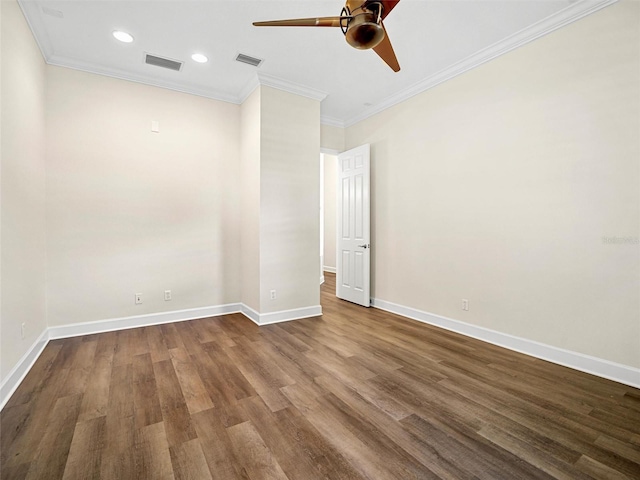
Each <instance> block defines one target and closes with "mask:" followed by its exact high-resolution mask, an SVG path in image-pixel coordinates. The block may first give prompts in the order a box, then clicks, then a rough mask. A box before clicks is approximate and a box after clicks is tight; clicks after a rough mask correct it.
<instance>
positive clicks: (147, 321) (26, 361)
mask: <svg viewBox="0 0 640 480" xmlns="http://www.w3.org/2000/svg"><path fill="white" fill-rule="evenodd" d="M231 313H242V314H243V315H244V316H245V317H247V318H248V319H249V320H251V321H253V322H254V323H256V324H257V325H268V324H271V323H279V322H288V321H291V320H298V319H301V318H308V317H315V316H319V315H322V307H321V306H320V305H317V306H314V307H306V308H297V309H293V310H284V311H281V312H273V313H262V314H260V313H258V312H256V311H255V310H253V309H252V308H250V307H248V306H247V305H244V304H242V303H230V304H227V305H217V306H212V307H201V308H190V309H187V310H174V311H171V312H159V313H149V314H146V315H135V316H132V317H122V318H113V319H108V320H98V321H95V322H83V323H74V324H70V325H59V326H54V327H49V328H47V329H46V330H45V331H44V332H42V334H41V335H40V337H38V339H37V340H36V341H35V343H34V344H33V345H32V346H31V347H30V348H29V350H28V351H27V353H25V354H24V355H23V356H22V358H21V359H20V361H19V362H18V363H17V364H16V366H15V367H14V368H13V369H12V370H11V372H9V375H7V377H6V378H5V380H4V381H3V382H2V385H0V410H2V409H3V408H4V406H5V404H6V403H7V402H8V401H9V399H10V398H11V395H13V393H14V392H15V391H16V389H17V388H18V386H19V385H20V383H21V382H22V380H24V377H25V376H26V375H27V373H29V370H31V367H33V364H34V363H35V362H36V360H37V359H38V357H39V356H40V354H41V353H42V351H43V350H44V348H45V347H46V346H47V344H48V343H49V340H54V339H57V338H71V337H78V336H81V335H93V334H96V333H104V332H112V331H115V330H126V329H129V328H139V327H148V326H151V325H161V324H163V323H173V322H184V321H187V320H195V319H198V318H208V317H217V316H220V315H227V314H231Z"/></svg>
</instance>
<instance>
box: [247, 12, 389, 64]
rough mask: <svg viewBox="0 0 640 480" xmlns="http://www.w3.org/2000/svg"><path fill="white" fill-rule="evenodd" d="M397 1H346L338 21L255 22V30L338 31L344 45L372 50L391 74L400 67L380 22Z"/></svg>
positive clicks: (325, 18) (325, 19)
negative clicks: (294, 28)
mask: <svg viewBox="0 0 640 480" xmlns="http://www.w3.org/2000/svg"><path fill="white" fill-rule="evenodd" d="M399 1H400V0H378V1H375V0H364V1H363V0H347V2H346V3H345V5H344V8H343V9H342V12H341V14H340V16H339V17H315V18H297V19H289V20H273V21H267V22H254V23H253V25H254V26H256V27H340V28H341V30H342V33H343V34H344V36H345V39H346V40H347V43H348V44H349V45H351V46H352V47H353V48H357V49H358V50H369V49H373V50H374V51H375V52H376V53H377V54H378V56H379V57H380V58H382V60H384V62H385V63H386V64H387V65H389V67H391V69H392V70H393V71H394V72H398V71H400V64H399V63H398V59H397V58H396V54H395V52H394V51H393V47H392V46H391V42H390V40H389V35H388V34H387V30H386V29H385V28H384V24H383V23H382V21H383V20H384V18H385V17H386V16H387V15H389V13H390V12H391V10H392V9H393V8H394V7H395V6H396V5H397V4H398V2H399Z"/></svg>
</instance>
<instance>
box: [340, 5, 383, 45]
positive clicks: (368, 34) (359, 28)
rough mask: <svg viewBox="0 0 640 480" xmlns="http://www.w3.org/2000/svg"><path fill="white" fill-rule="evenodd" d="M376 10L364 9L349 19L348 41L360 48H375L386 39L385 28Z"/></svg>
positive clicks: (346, 34)
mask: <svg viewBox="0 0 640 480" xmlns="http://www.w3.org/2000/svg"><path fill="white" fill-rule="evenodd" d="M379 18H380V17H379V15H378V14H377V13H376V12H371V11H364V12H363V13H359V14H356V15H354V16H353V17H352V18H351V20H350V21H349V25H348V26H347V31H346V33H345V37H346V39H347V43H349V45H351V46H352V47H354V48H357V49H358V50H367V49H369V48H374V47H375V46H377V45H378V44H379V43H380V42H381V41H382V40H383V39H384V35H385V33H384V28H383V27H382V25H381V22H379Z"/></svg>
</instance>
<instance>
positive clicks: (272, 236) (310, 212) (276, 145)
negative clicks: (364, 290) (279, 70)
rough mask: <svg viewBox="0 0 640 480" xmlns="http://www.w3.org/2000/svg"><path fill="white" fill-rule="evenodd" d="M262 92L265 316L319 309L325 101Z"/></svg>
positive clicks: (262, 281)
mask: <svg viewBox="0 0 640 480" xmlns="http://www.w3.org/2000/svg"><path fill="white" fill-rule="evenodd" d="M260 89H261V98H260V103H261V108H260V115H261V120H260V132H261V134H260V145H261V146H260V313H261V314H263V313H272V312H281V311H287V310H293V309H298V308H306V307H317V306H319V305H320V284H319V278H320V217H319V213H320V212H319V205H320V176H319V175H320V173H319V168H318V160H319V155H320V102H319V101H318V100H314V99H310V98H307V97H303V96H299V95H294V94H292V93H288V92H284V91H282V90H278V89H275V88H271V87H266V86H262V87H260ZM272 290H276V298H275V299H271V296H270V293H271V291H272Z"/></svg>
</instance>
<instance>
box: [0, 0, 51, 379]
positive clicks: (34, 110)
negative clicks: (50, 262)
mask: <svg viewBox="0 0 640 480" xmlns="http://www.w3.org/2000/svg"><path fill="white" fill-rule="evenodd" d="M0 8H1V17H2V18H1V22H2V23H1V30H2V47H1V48H2V50H1V53H2V59H1V62H2V67H1V71H2V73H1V75H2V79H1V85H2V87H1V93H0V96H1V100H0V101H1V103H2V109H1V111H2V113H1V115H2V118H1V122H2V143H1V173H0V178H1V185H0V192H1V195H2V197H1V217H0V218H1V220H2V221H1V223H2V226H1V235H2V237H1V242H0V243H1V244H2V250H1V259H0V264H1V275H0V276H1V278H2V304H1V311H0V337H1V343H0V351H1V354H0V365H1V366H0V379H1V380H4V379H5V378H6V376H7V374H8V373H9V372H10V371H11V369H12V368H13V367H14V366H15V365H16V363H17V362H18V360H19V359H20V358H21V357H22V356H23V355H24V354H25V353H26V352H27V350H28V349H29V348H30V347H31V346H32V345H33V343H34V342H35V340H36V339H37V338H38V336H40V334H41V333H42V332H43V331H44V330H45V328H46V326H47V323H46V311H45V310H46V303H45V280H46V279H45V268H46V257H45V240H46V237H45V131H44V125H45V117H44V95H45V63H44V60H43V58H42V55H41V54H40V50H39V49H38V47H37V45H36V43H35V41H34V39H33V36H32V35H31V31H30V30H29V27H28V26H27V23H26V21H25V19H24V17H23V15H22V12H21V11H20V7H19V6H18V4H17V3H16V2H14V1H8V0H3V1H1V2H0ZM23 322H24V323H25V324H26V336H25V338H24V339H22V338H21V324H22V323H23Z"/></svg>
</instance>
